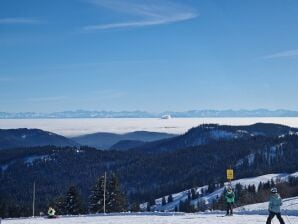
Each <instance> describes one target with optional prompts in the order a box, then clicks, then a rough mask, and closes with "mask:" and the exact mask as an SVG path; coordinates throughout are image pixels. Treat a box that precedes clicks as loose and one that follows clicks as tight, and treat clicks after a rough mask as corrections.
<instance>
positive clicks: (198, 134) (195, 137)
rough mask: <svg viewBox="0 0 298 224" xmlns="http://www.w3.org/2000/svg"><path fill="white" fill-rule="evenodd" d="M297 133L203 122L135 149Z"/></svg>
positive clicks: (169, 148)
mask: <svg viewBox="0 0 298 224" xmlns="http://www.w3.org/2000/svg"><path fill="white" fill-rule="evenodd" d="M297 133H298V129H297V128H291V127H288V126H284V125H278V124H268V123H256V124H253V125H248V126H229V125H217V124H204V125H200V126H198V127H195V128H192V129H190V130H189V131H188V132H187V133H185V134H184V135H180V136H177V137H174V138H170V139H164V140H160V141H156V142H150V143H147V144H144V145H141V146H140V147H136V149H138V150H143V151H152V152H160V151H173V150H176V149H182V148H187V147H194V146H199V145H206V144H209V143H211V142H213V141H227V140H234V139H248V138H252V137H255V136H264V137H278V136H283V135H288V134H297Z"/></svg>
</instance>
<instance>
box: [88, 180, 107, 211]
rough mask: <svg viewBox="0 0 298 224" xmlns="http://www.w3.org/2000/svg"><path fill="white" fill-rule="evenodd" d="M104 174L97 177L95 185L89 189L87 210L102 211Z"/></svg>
mask: <svg viewBox="0 0 298 224" xmlns="http://www.w3.org/2000/svg"><path fill="white" fill-rule="evenodd" d="M103 195H104V176H101V177H100V178H98V179H97V181H96V184H95V186H94V187H93V188H92V190H91V195H90V196H89V212H91V213H100V212H104V209H103V206H104V202H103V201H104V196H103Z"/></svg>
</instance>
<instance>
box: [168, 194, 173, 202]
mask: <svg viewBox="0 0 298 224" xmlns="http://www.w3.org/2000/svg"><path fill="white" fill-rule="evenodd" d="M171 202H173V195H171V194H170V195H169V197H168V203H171Z"/></svg>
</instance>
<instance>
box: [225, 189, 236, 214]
mask: <svg viewBox="0 0 298 224" xmlns="http://www.w3.org/2000/svg"><path fill="white" fill-rule="evenodd" d="M225 198H226V202H227V213H226V215H233V205H234V202H235V193H234V192H233V189H232V187H231V186H229V187H227V191H226V193H225Z"/></svg>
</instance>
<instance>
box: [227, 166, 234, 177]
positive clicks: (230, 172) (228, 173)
mask: <svg viewBox="0 0 298 224" xmlns="http://www.w3.org/2000/svg"><path fill="white" fill-rule="evenodd" d="M227 179H228V180H233V179H234V170H233V169H227Z"/></svg>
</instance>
